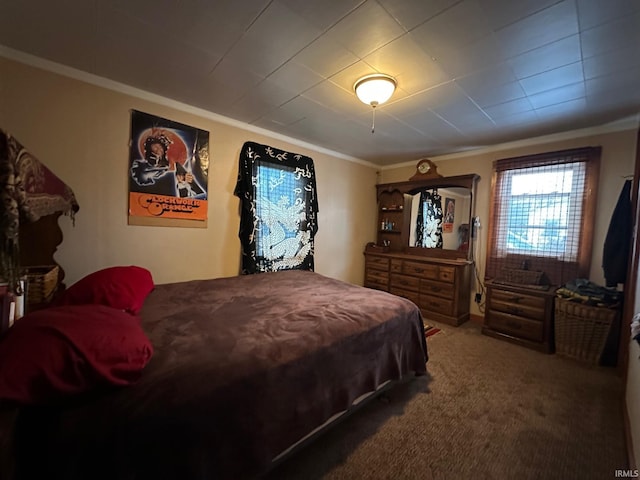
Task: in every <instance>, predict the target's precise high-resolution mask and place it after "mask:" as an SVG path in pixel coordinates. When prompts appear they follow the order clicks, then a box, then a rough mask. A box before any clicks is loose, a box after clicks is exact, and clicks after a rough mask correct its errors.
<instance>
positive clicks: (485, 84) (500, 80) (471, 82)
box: [456, 63, 516, 95]
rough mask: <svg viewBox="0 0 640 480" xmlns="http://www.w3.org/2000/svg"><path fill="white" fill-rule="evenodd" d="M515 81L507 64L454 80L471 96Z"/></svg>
mask: <svg viewBox="0 0 640 480" xmlns="http://www.w3.org/2000/svg"><path fill="white" fill-rule="evenodd" d="M515 80H516V76H515V75H514V74H513V71H512V70H511V67H510V66H509V64H507V63H500V64H497V65H493V66H491V67H490V68H485V69H484V70H478V71H475V72H474V73H472V74H470V75H466V76H464V77H459V78H456V83H458V85H460V86H461V87H462V88H463V89H464V91H465V92H466V93H467V94H470V95H473V94H476V93H479V92H482V91H485V90H487V89H490V88H493V87H496V86H500V85H504V84H508V83H512V82H514V81H515Z"/></svg>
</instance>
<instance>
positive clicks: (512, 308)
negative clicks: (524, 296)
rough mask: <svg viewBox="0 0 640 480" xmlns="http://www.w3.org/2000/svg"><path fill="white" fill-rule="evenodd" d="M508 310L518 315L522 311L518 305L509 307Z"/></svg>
mask: <svg viewBox="0 0 640 480" xmlns="http://www.w3.org/2000/svg"><path fill="white" fill-rule="evenodd" d="M509 311H510V312H511V313H515V314H516V315H519V314H520V313H522V310H521V309H520V308H518V307H509Z"/></svg>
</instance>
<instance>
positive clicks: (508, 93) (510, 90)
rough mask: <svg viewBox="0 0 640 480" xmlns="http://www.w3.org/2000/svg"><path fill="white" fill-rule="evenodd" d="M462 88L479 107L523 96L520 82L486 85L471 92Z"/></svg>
mask: <svg viewBox="0 0 640 480" xmlns="http://www.w3.org/2000/svg"><path fill="white" fill-rule="evenodd" d="M463 90H464V91H465V92H466V93H467V95H468V96H469V97H470V98H471V99H472V100H473V101H474V102H475V103H477V104H478V106H480V107H487V106H490V105H497V104H499V103H504V102H508V101H511V100H517V99H519V98H523V97H524V96H525V93H524V90H523V89H522V85H520V82H511V83H506V84H504V85H496V86H495V87H486V88H483V89H479V90H477V91H475V92H472V93H470V92H469V91H468V90H467V89H464V88H463Z"/></svg>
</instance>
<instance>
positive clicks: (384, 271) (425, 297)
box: [364, 253, 472, 326]
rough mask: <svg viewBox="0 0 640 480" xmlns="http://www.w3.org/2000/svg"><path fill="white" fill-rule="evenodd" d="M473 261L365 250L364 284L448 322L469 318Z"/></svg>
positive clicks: (452, 323)
mask: <svg viewBox="0 0 640 480" xmlns="http://www.w3.org/2000/svg"><path fill="white" fill-rule="evenodd" d="M471 268H472V265H471V263H470V262H468V261H466V260H449V259H439V258H426V257H425V258H422V257H417V256H413V255H404V254H395V253H376V254H373V253H365V282H364V286H365V287H370V288H377V289H379V290H384V291H387V292H389V293H393V294H394V295H399V296H401V297H405V298H408V299H409V300H411V301H412V302H414V303H415V304H416V305H418V307H420V310H421V311H422V316H423V317H424V318H425V319H429V318H431V319H433V320H436V321H439V322H443V323H447V324H449V325H455V326H457V325H460V324H462V323H464V322H466V321H467V320H469V302H470V288H471Z"/></svg>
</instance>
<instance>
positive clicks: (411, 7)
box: [378, 0, 461, 31]
mask: <svg viewBox="0 0 640 480" xmlns="http://www.w3.org/2000/svg"><path fill="white" fill-rule="evenodd" d="M378 1H379V3H380V4H381V5H382V6H383V7H384V8H385V9H386V10H387V11H388V12H389V13H390V14H391V15H392V16H393V17H394V18H395V19H396V20H397V21H398V22H400V24H401V25H402V26H403V27H404V28H405V29H406V30H407V31H409V30H412V29H413V28H415V27H416V26H418V25H420V24H421V23H423V22H425V21H427V20H429V19H430V18H433V17H435V16H436V15H439V14H440V13H442V12H444V11H445V10H447V9H448V8H451V7H452V6H453V5H455V4H457V3H460V1H461V0H429V1H428V2H425V1H424V0H378Z"/></svg>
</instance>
